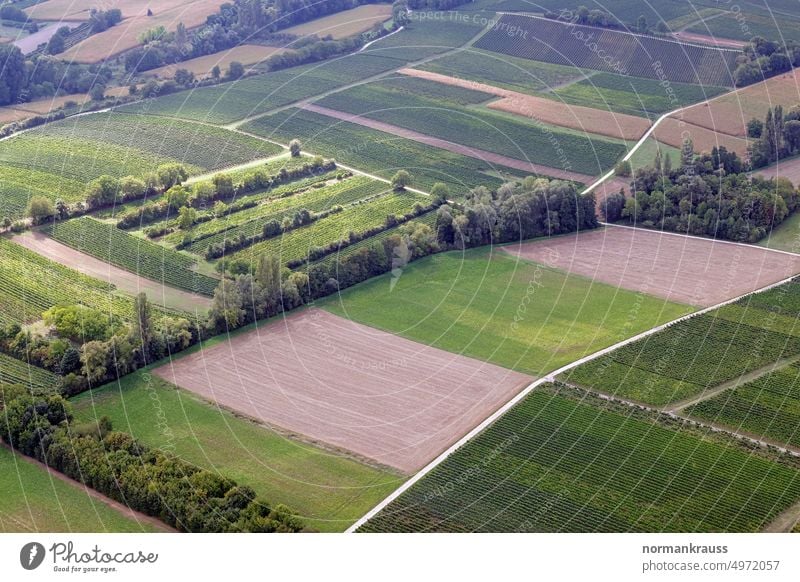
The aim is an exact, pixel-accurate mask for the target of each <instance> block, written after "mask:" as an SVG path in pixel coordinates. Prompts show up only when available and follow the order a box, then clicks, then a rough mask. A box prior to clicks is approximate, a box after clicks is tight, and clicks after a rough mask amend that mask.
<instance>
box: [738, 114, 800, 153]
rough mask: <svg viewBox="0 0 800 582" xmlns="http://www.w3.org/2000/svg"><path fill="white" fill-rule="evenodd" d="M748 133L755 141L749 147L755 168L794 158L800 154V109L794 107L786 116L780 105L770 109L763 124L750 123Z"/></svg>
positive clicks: (755, 120) (756, 120)
mask: <svg viewBox="0 0 800 582" xmlns="http://www.w3.org/2000/svg"><path fill="white" fill-rule="evenodd" d="M747 133H748V136H749V137H751V138H753V139H754V141H753V142H752V143H751V144H750V146H749V153H750V163H751V164H752V165H753V167H754V168H763V167H764V166H768V165H769V164H772V163H774V162H776V161H778V160H781V159H783V158H787V157H790V156H794V155H796V154H798V153H800V107H793V108H792V109H790V110H789V112H788V113H785V114H784V112H783V107H782V106H780V105H777V106H776V107H775V108H770V109H769V111H767V117H766V119H765V120H764V121H763V122H762V121H760V120H758V119H751V120H750V122H748V124H747Z"/></svg>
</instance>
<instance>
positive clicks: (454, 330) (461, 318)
mask: <svg viewBox="0 0 800 582" xmlns="http://www.w3.org/2000/svg"><path fill="white" fill-rule="evenodd" d="M322 305H323V306H324V307H325V309H328V310H330V311H332V312H334V313H336V314H337V315H340V316H342V317H347V318H349V319H353V320H355V321H358V322H360V323H364V324H367V325H370V326H373V327H376V328H378V329H383V330H386V331H390V332H393V333H396V334H399V335H402V336H404V337H407V338H409V339H412V340H415V341H418V342H421V343H423V344H426V345H431V346H434V347H437V348H441V349H444V350H448V351H451V352H454V353H457V354H462V355H466V356H470V357H473V358H477V359H480V360H484V361H488V362H492V363H495V364H499V365H501V366H505V367H506V368H510V369H512V370H516V371H519V372H523V373H526V374H531V375H534V376H540V375H544V374H546V373H548V372H551V371H552V370H555V369H557V368H559V367H560V366H563V365H565V364H567V363H569V362H573V361H575V360H577V359H579V358H581V357H583V356H586V355H588V354H590V353H593V352H595V351H597V350H599V349H602V348H604V347H607V346H609V345H611V344H614V343H616V342H618V341H620V340H622V339H624V338H626V337H630V336H632V335H635V334H637V333H640V332H642V331H644V330H646V329H650V328H651V327H653V326H655V325H658V324H659V323H664V322H667V321H670V320H672V319H675V318H676V317H679V316H681V315H684V314H686V313H688V312H689V311H690V308H688V307H686V306H684V305H677V304H675V303H670V302H667V301H664V300H663V299H657V298H655V297H650V296H647V295H639V296H637V295H636V294H635V293H632V292H628V291H624V290H618V289H615V288H614V287H611V286H608V285H603V284H598V283H592V282H591V281H589V280H588V279H585V278H583V277H575V276H570V275H568V274H566V273H563V272H561V271H557V270H555V269H550V268H548V267H545V266H544V265H541V264H532V263H529V262H527V261H520V260H517V259H515V258H514V257H511V256H509V255H507V254H506V253H503V252H499V251H494V252H491V251H487V250H486V249H473V250H469V251H467V252H464V253H462V252H450V253H442V254H439V255H436V256H433V257H428V258H425V259H422V260H419V261H416V262H414V263H411V264H410V265H408V266H406V267H405V268H403V269H402V270H401V272H400V273H399V274H397V273H396V274H395V275H386V276H383V277H377V278H375V279H371V280H370V281H367V282H366V283H363V284H361V285H358V286H356V287H353V288H351V289H347V290H345V291H343V292H342V293H341V294H339V295H338V296H336V297H331V298H330V299H328V300H327V301H326V302H325V303H324V304H322Z"/></svg>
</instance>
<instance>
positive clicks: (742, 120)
mask: <svg viewBox="0 0 800 582" xmlns="http://www.w3.org/2000/svg"><path fill="white" fill-rule="evenodd" d="M798 75H800V69H795V70H794V71H792V72H790V73H786V74H784V75H780V76H778V77H773V78H771V79H767V80H766V81H763V82H761V83H756V84H755V85H750V86H748V87H744V88H742V89H739V90H737V91H733V92H731V93H726V94H725V95H721V96H719V97H716V98H714V99H711V100H710V101H708V102H706V103H700V104H698V105H695V106H693V107H691V108H689V109H687V110H686V111H683V112H682V113H681V116H682V118H683V120H684V121H686V122H688V123H691V124H693V125H699V126H700V127H705V128H707V129H712V130H714V131H717V132H719V133H725V134H728V135H733V136H737V137H745V136H746V135H747V122H748V121H750V120H751V119H753V118H756V119H760V120H762V121H763V120H764V118H765V117H766V116H767V110H768V109H769V108H770V107H775V106H776V105H782V106H783V109H784V111H787V110H789V109H790V108H792V107H794V106H797V105H800V77H798Z"/></svg>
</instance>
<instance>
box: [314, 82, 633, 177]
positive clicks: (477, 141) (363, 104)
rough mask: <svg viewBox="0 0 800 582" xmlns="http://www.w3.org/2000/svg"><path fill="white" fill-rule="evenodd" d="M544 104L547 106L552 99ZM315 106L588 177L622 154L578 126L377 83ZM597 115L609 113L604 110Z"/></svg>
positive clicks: (616, 145) (615, 144) (566, 115)
mask: <svg viewBox="0 0 800 582" xmlns="http://www.w3.org/2000/svg"><path fill="white" fill-rule="evenodd" d="M544 103H545V105H550V104H551V102H550V101H545V102H544ZM317 104H318V105H320V106H322V107H327V108H330V109H333V110H335V111H341V112H345V113H351V114H354V115H360V116H363V117H366V118H368V119H374V120H376V121H380V122H384V123H388V124H391V125H394V126H397V127H401V128H404V129H409V130H412V131H416V132H419V133H421V134H423V135H427V136H432V137H435V138H437V139H441V140H446V141H450V142H452V143H455V144H460V145H464V146H467V147H471V148H476V149H480V150H484V151H488V152H491V153H494V154H499V155H502V156H508V157H510V158H513V159H516V160H520V161H523V162H533V163H536V164H542V165H544V166H549V167H553V168H557V169H561V168H564V167H565V166H566V164H565V161H564V160H565V159H566V160H567V161H568V163H569V169H570V170H573V171H575V172H578V173H581V174H587V175H595V174H599V173H601V172H602V171H603V170H605V169H608V168H610V167H612V166H613V165H614V163H615V162H616V161H617V159H618V158H619V157H620V156H621V155H622V154H623V153H624V152H625V145H624V143H623V142H620V141H611V140H610V139H604V138H602V137H600V136H598V135H593V134H589V133H585V132H580V131H577V130H576V131H574V132H568V131H564V130H563V129H562V128H559V127H557V126H556V125H547V124H545V123H542V122H541V118H540V117H539V116H536V117H535V118H534V121H535V122H530V121H528V120H527V119H525V117H524V114H523V115H520V116H516V115H515V116H513V117H507V116H504V115H499V114H496V113H494V112H492V111H486V110H483V109H474V108H471V109H468V108H465V107H463V106H458V105H456V104H453V103H446V102H443V101H442V100H441V99H439V100H436V99H430V98H426V97H421V96H418V95H411V94H409V93H407V92H401V91H398V90H396V89H393V88H392V87H387V86H385V85H384V84H382V83H380V82H378V83H373V84H370V85H362V86H358V87H353V88H351V89H347V90H345V91H342V92H339V93H334V94H333V95H330V96H328V97H325V98H324V99H322V100H320V101H319V102H317ZM552 105H553V106H556V107H557V106H558V104H556V103H552ZM538 106H539V107H541V104H539V105H538ZM515 112H516V111H515ZM569 113H570V112H569V111H566V112H564V115H563V119H564V120H565V124H568V123H570V122H571V121H573V122H574V121H575V120H574V119H572V120H570V119H569ZM598 115H606V116H609V114H608V113H603V112H598ZM542 117H544V119H545V121H547V122H550V123H552V121H553V119H552V118H551V116H547V115H546V113H544V112H543V114H542ZM552 117H555V116H552ZM573 117H574V115H573ZM634 121H640V120H638V119H635V120H634ZM641 121H642V123H641V124H640V125H639V127H638V128H636V129H637V130H640V131H633V132H632V134H634V135H635V136H636V137H638V136H640V135H641V134H642V133H644V131H645V130H646V129H647V127H646V125H647V124H646V122H644V121H643V120H641ZM613 124H614V121H613V119H612V120H611V121H609V123H608V125H609V126H610V127H611V128H612V129H613V128H614V125H613ZM573 125H577V123H573ZM626 135H628V133H627V132H626ZM554 141H557V142H558V144H559V147H558V148H553V146H552V144H553V142H554Z"/></svg>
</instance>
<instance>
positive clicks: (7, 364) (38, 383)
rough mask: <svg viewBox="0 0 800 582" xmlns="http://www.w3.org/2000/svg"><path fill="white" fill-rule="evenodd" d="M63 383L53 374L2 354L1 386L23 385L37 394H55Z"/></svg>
mask: <svg viewBox="0 0 800 582" xmlns="http://www.w3.org/2000/svg"><path fill="white" fill-rule="evenodd" d="M60 381H61V378H60V377H59V376H56V375H55V374H53V373H52V372H49V371H47V370H43V369H42V368H37V367H36V366H31V365H30V364H28V363H27V362H22V361H20V360H17V359H16V358H12V357H10V356H7V355H5V354H0V384H21V385H23V386H25V387H27V388H28V389H29V390H31V391H33V392H36V393H45V392H53V391H54V390H55V389H56V388H58V385H59V383H60Z"/></svg>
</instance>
